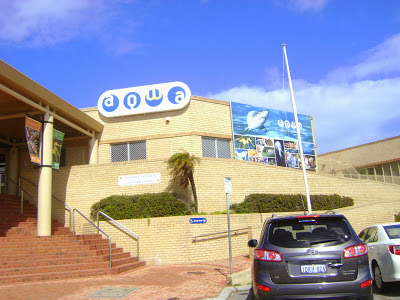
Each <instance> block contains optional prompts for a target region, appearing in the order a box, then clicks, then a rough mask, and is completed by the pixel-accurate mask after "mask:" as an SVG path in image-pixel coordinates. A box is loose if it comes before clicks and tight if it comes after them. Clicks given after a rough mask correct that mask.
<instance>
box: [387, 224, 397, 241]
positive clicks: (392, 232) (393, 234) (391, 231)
mask: <svg viewBox="0 0 400 300" xmlns="http://www.w3.org/2000/svg"><path fill="white" fill-rule="evenodd" d="M383 228H384V229H385V231H386V234H387V235H388V237H389V238H390V239H400V224H396V225H387V226H384V227H383Z"/></svg>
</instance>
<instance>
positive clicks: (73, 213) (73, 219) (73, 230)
mask: <svg viewBox="0 0 400 300" xmlns="http://www.w3.org/2000/svg"><path fill="white" fill-rule="evenodd" d="M72 222H73V223H72V233H73V235H75V208H74V209H73V210H72Z"/></svg>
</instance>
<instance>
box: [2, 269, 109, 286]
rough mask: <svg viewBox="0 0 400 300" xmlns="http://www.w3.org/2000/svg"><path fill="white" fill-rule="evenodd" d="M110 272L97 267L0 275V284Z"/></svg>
mask: <svg viewBox="0 0 400 300" xmlns="http://www.w3.org/2000/svg"><path fill="white" fill-rule="evenodd" d="M108 274H111V271H110V269H109V268H108V269H97V270H90V271H89V270H79V271H68V272H51V273H37V274H29V275H16V276H0V285H2V284H13V283H21V282H24V283H26V282H36V281H52V280H59V279H68V278H83V277H94V276H99V275H108Z"/></svg>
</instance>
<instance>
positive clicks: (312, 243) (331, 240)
mask: <svg viewBox="0 0 400 300" xmlns="http://www.w3.org/2000/svg"><path fill="white" fill-rule="evenodd" d="M339 241H341V239H329V240H321V241H315V242H310V245H315V244H322V243H329V242H339Z"/></svg>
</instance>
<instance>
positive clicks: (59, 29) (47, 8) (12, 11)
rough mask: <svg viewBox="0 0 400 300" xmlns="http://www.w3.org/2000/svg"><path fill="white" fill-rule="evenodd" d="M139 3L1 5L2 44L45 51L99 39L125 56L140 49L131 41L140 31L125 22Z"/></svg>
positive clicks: (34, 0)
mask: <svg viewBox="0 0 400 300" xmlns="http://www.w3.org/2000/svg"><path fill="white" fill-rule="evenodd" d="M134 1H135V0H118V1H112V2H111V1H109V2H107V1H105V0H96V1H92V0H79V1H75V0H72V1H71V0H57V1H54V0H15V1H3V2H0V11H1V12H2V16H1V18H0V42H2V43H8V44H12V45H18V46H28V47H45V46H48V45H55V44H59V43H65V42H69V41H71V40H74V39H82V38H83V39H97V40H98V41H99V42H100V43H101V44H102V45H103V47H104V48H105V49H106V50H107V52H108V53H111V54H114V55H123V54H127V53H131V52H134V51H136V49H137V48H139V47H140V45H138V44H137V43H134V42H132V41H130V39H129V38H128V37H130V35H131V34H132V32H133V31H134V30H135V29H136V24H135V22H134V20H133V19H132V18H124V17H123V14H124V13H126V11H125V10H124V5H125V4H128V3H130V2H134Z"/></svg>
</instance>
